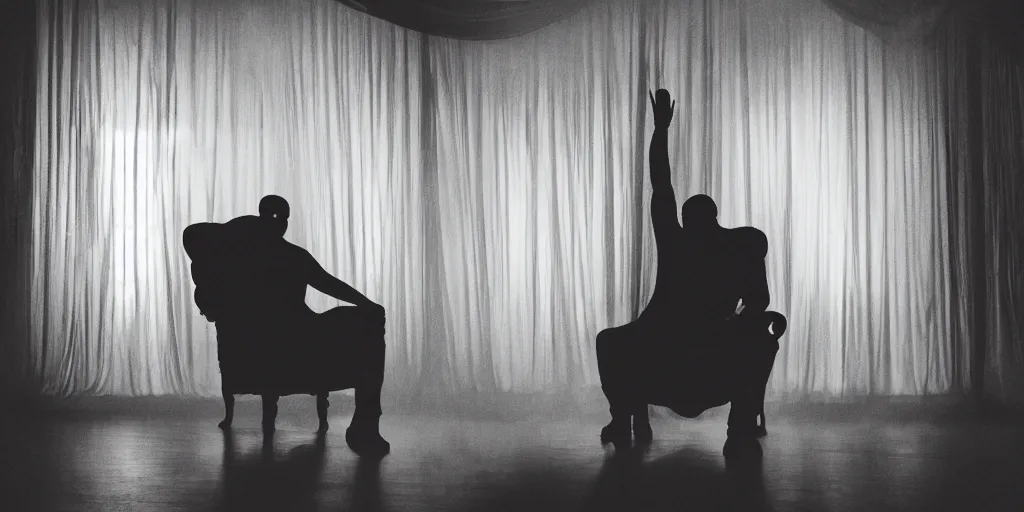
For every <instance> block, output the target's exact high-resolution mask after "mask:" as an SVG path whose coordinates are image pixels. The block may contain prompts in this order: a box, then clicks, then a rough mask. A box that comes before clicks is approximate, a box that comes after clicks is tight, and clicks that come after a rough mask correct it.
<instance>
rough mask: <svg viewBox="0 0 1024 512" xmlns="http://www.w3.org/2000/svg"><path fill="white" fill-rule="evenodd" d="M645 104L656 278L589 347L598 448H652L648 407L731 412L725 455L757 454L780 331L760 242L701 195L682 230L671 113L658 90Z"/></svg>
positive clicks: (691, 202)
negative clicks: (606, 412)
mask: <svg viewBox="0 0 1024 512" xmlns="http://www.w3.org/2000/svg"><path fill="white" fill-rule="evenodd" d="M651 104H652V106H653V110H654V120H655V129H654V136H653V138H652V140H651V146H650V155H649V157H650V172H651V186H652V189H653V197H652V200H651V220H652V223H653V224H654V235H655V239H656V243H657V250H658V275H657V280H656V282H655V290H654V294H653V296H652V297H651V300H650V303H649V304H648V305H647V308H646V309H645V310H644V311H643V313H642V314H641V315H640V317H639V318H638V319H637V320H635V321H634V322H632V323H630V324H627V325H624V326H621V327H616V328H611V329H605V330H604V331H602V332H601V333H600V334H599V335H598V337H597V357H598V367H599V371H600V375H601V385H602V389H603V390H604V393H605V396H606V397H607V399H608V402H609V406H610V410H611V415H612V421H611V423H609V424H608V425H607V426H606V427H604V429H603V430H602V431H601V439H602V441H604V442H612V443H615V444H622V443H628V442H629V441H630V440H631V438H635V440H636V441H637V442H639V443H645V442H649V441H651V439H652V438H653V432H652V430H651V425H650V420H649V417H648V410H647V406H648V404H653V405H662V406H666V407H669V408H671V409H672V410H673V411H675V412H676V413H677V414H680V415H682V416H684V417H689V418H695V417H697V416H699V415H700V414H701V413H702V412H703V411H705V410H707V409H709V408H711V407H717V406H720V405H724V404H726V403H731V404H732V405H731V410H730V414H729V430H728V432H729V434H728V435H729V441H728V442H727V443H726V453H727V455H728V454H730V453H732V452H735V451H736V450H735V449H736V448H746V449H747V450H745V451H744V452H745V453H750V452H756V453H760V444H759V443H758V442H757V440H756V438H757V437H760V436H761V435H763V434H764V431H765V430H764V424H763V414H764V392H765V386H766V385H767V382H768V377H769V375H770V373H771V368H772V365H773V364H774V361H775V354H776V352H777V351H778V348H779V345H778V338H779V337H780V336H782V333H783V332H784V331H785V324H786V321H785V317H784V316H782V315H781V314H779V313H775V312H771V311H766V309H767V307H768V303H769V299H770V297H769V292H768V282H767V274H766V271H765V263H764V259H765V256H766V254H767V252H768V241H767V238H766V237H765V235H764V233H762V232H761V231H760V230H757V229H755V228H751V227H743V228H736V229H726V228H723V227H721V226H720V225H719V224H718V208H717V206H716V205H715V202H714V201H713V200H712V199H711V198H710V197H708V196H706V195H695V196H693V197H691V198H690V199H688V200H687V201H686V202H685V203H683V207H682V210H681V214H682V226H680V224H679V222H678V221H677V218H676V199H675V192H674V190H673V188H672V181H671V172H670V167H669V161H668V133H667V132H668V127H669V125H670V123H671V121H672V115H673V112H674V109H675V103H674V102H672V103H671V104H670V96H669V93H668V91H666V90H664V89H661V90H659V91H658V92H657V98H655V97H654V96H652V97H651ZM758 417H761V419H762V424H761V425H760V426H759V425H758V424H757V422H758Z"/></svg>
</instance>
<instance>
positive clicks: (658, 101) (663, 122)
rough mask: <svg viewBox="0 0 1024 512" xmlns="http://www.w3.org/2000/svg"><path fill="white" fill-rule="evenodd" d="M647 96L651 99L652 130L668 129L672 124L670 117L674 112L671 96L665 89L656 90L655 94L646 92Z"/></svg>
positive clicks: (673, 102) (673, 101) (674, 107)
mask: <svg viewBox="0 0 1024 512" xmlns="http://www.w3.org/2000/svg"><path fill="white" fill-rule="evenodd" d="M647 94H648V95H650V97H651V108H652V109H653V111H654V128H655V129H659V128H668V126H669V125H670V124H672V115H673V114H674V113H675V110H676V102H675V100H673V99H672V95H671V94H669V93H668V91H666V90H665V89H658V92H657V93H655V94H651V92H650V91H647ZM670 102H671V103H670Z"/></svg>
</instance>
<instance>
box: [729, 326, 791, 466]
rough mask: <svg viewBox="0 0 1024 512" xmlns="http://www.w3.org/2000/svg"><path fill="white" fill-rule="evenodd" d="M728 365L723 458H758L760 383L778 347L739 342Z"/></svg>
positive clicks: (757, 341) (762, 393)
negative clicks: (729, 394) (729, 384)
mask: <svg viewBox="0 0 1024 512" xmlns="http://www.w3.org/2000/svg"><path fill="white" fill-rule="evenodd" d="M743 341H746V342H747V343H742V344H741V345H740V346H739V347H738V350H737V353H738V355H737V357H736V359H735V360H733V361H732V362H731V363H732V364H733V365H734V366H733V371H734V372H735V373H734V375H735V382H734V386H735V387H734V389H733V393H732V394H733V396H732V399H731V404H730V406H729V426H728V431H727V436H728V440H727V441H726V445H725V451H726V456H730V455H759V454H760V453H761V445H760V444H759V443H758V442H757V438H758V437H761V436H760V435H759V430H760V429H759V428H758V424H757V418H758V416H759V415H760V414H761V412H762V410H763V406H764V384H765V382H766V380H767V375H768V374H770V373H771V365H772V363H773V362H774V360H775V352H776V351H777V350H778V344H777V343H774V342H771V343H769V342H768V341H767V340H764V339H763V338H761V339H756V340H743Z"/></svg>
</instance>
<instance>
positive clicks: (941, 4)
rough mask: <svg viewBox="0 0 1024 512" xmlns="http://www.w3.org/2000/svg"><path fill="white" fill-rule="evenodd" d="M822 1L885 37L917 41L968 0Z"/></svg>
mask: <svg viewBox="0 0 1024 512" xmlns="http://www.w3.org/2000/svg"><path fill="white" fill-rule="evenodd" d="M821 1H822V3H824V4H825V5H828V6H829V7H831V8H832V9H833V10H835V11H836V12H838V13H839V14H841V15H842V16H843V17H845V18H846V19H848V20H850V21H852V22H853V23H856V24H857V25H859V26H861V27H864V28H866V29H868V30H870V31H872V32H873V33H875V34H877V35H878V36H880V37H882V38H883V39H904V40H916V39H920V38H922V37H925V36H929V35H931V34H932V33H934V32H935V30H936V28H937V27H938V26H939V24H940V23H941V22H942V20H943V19H944V16H945V15H946V13H947V12H948V11H949V10H950V8H951V7H952V6H954V5H957V4H963V3H967V1H968V0H821ZM971 1H973V0H971Z"/></svg>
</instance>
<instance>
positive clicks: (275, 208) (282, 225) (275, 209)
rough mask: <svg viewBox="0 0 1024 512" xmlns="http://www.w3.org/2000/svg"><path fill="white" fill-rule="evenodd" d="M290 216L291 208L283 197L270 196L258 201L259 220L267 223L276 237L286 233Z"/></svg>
mask: <svg viewBox="0 0 1024 512" xmlns="http://www.w3.org/2000/svg"><path fill="white" fill-rule="evenodd" d="M290 216H291V208H290V207H289V206H288V201H285V199H284V198H283V197H281V196H274V195H270V196H266V197H264V198H263V199H261V200H260V218H261V219H263V220H264V221H266V222H268V223H269V224H270V225H271V226H272V229H273V230H274V232H275V233H276V234H277V235H278V236H284V234H285V232H286V231H288V217H290Z"/></svg>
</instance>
